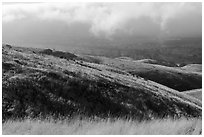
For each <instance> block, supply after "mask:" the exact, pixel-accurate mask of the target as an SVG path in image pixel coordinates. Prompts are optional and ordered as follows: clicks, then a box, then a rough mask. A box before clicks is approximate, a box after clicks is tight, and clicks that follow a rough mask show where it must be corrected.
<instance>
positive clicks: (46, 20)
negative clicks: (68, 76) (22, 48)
mask: <svg viewBox="0 0 204 137" xmlns="http://www.w3.org/2000/svg"><path fill="white" fill-rule="evenodd" d="M201 35H202V4H201V3H13V4H12V3H10V4H6V3H4V4H3V42H7V43H14V44H22V43H25V44H27V43H29V44H64V45H66V44H76V45H83V44H85V43H90V42H92V43H95V44H97V43H100V42H101V41H103V42H105V41H119V42H124V43H125V42H133V43H134V42H135V41H137V40H139V39H146V40H148V39H163V38H170V37H175V38H176V37H197V36H201ZM99 41H100V42H99ZM104 44H105V43H104Z"/></svg>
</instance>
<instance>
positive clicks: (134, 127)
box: [3, 119, 202, 135]
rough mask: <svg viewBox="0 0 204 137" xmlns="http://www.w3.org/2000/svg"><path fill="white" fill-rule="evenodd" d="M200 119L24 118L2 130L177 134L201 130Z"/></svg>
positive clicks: (7, 123)
mask: <svg viewBox="0 0 204 137" xmlns="http://www.w3.org/2000/svg"><path fill="white" fill-rule="evenodd" d="M201 126H202V124H201V119H191V120H187V119H180V120H172V119H163V120H152V121H144V122H136V121H132V120H121V119H118V120H116V121H111V120H100V121H93V120H79V119H75V120H71V121H69V122H68V121H67V120H63V121H62V120H61V121H54V120H44V121H40V120H29V119H27V120H24V121H7V122H5V123H3V134H30V135H36V134H37V135H41V134H44V135H53V134H55V135H56V134H57V135H61V134H83V135H86V134H97V135H100V134H103V135H105V134H109V135H111V134H113V135H114V134H116V135H121V134H122V135H123V134H125V135H131V134H136V135H153V134H161V135H177V134H182V135H185V134H201V132H202V127H201Z"/></svg>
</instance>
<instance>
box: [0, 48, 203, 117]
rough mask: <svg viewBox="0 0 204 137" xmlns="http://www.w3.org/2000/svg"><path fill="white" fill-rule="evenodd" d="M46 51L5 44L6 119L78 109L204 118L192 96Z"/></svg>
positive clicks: (89, 112)
mask: <svg viewBox="0 0 204 137" xmlns="http://www.w3.org/2000/svg"><path fill="white" fill-rule="evenodd" d="M42 51H43V50H39V49H25V48H16V47H9V46H5V45H4V46H3V49H2V71H3V78H2V97H3V98H2V112H3V120H6V119H11V118H14V119H16V118H17V119H19V118H20V119H21V118H24V117H31V118H35V117H42V118H43V117H47V116H49V115H51V116H53V117H56V118H57V117H59V116H60V117H62V116H65V117H69V116H70V117H72V116H73V115H76V114H80V115H84V116H86V117H92V116H98V117H101V118H104V117H131V118H133V119H138V120H143V119H152V118H164V117H175V118H176V117H177V118H178V117H182V116H184V117H201V102H200V101H199V100H197V99H195V98H193V97H191V96H189V95H186V94H182V93H179V92H178V91H176V90H173V89H170V88H168V87H166V86H163V85H161V84H158V83H155V82H153V81H150V80H145V79H143V78H141V77H137V76H133V75H131V74H130V73H127V72H126V71H124V70H121V69H119V68H115V67H111V66H107V65H104V64H96V63H91V62H86V61H84V60H82V59H81V58H80V57H77V56H71V58H70V59H69V58H67V57H68V56H66V58H64V57H56V56H55V55H52V54H50V55H47V54H45V53H43V52H42ZM67 54H68V53H67ZM67 54H66V53H64V55H67Z"/></svg>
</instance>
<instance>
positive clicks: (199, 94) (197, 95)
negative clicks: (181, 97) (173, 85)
mask: <svg viewBox="0 0 204 137" xmlns="http://www.w3.org/2000/svg"><path fill="white" fill-rule="evenodd" d="M183 93H185V94H188V95H190V96H193V97H195V98H197V99H199V100H201V101H202V89H194V90H188V91H184V92H183Z"/></svg>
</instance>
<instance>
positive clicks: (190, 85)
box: [92, 56, 202, 91]
mask: <svg viewBox="0 0 204 137" xmlns="http://www.w3.org/2000/svg"><path fill="white" fill-rule="evenodd" d="M92 58H94V57H93V56H92ZM95 58H96V59H98V62H100V63H101V64H105V65H108V66H110V67H114V68H118V69H121V70H123V71H126V72H128V73H130V74H132V75H135V76H140V77H143V78H144V79H146V80H151V81H154V82H157V83H160V84H162V85H165V86H167V87H170V88H172V89H175V90H178V91H185V90H191V89H197V88H201V87H202V74H201V72H197V71H193V70H192V69H191V71H189V70H186V69H184V68H183V67H167V66H163V65H161V63H160V62H158V61H154V60H150V59H145V60H130V59H123V58H122V59H121V58H116V59H110V58H106V57H95ZM196 66H200V65H196ZM194 67H195V65H194ZM188 68H189V67H188Z"/></svg>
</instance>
